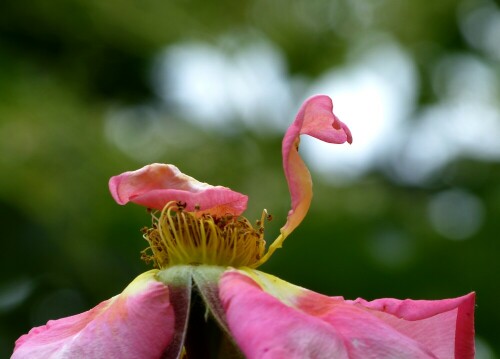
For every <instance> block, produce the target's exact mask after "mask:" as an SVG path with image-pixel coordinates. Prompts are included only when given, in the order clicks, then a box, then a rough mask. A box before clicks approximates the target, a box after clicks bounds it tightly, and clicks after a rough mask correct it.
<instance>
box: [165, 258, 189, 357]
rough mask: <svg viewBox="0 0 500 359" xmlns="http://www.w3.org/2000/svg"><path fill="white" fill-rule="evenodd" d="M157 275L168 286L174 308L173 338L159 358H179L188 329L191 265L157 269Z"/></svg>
mask: <svg viewBox="0 0 500 359" xmlns="http://www.w3.org/2000/svg"><path fill="white" fill-rule="evenodd" d="M157 277H158V279H159V280H160V281H161V282H163V283H164V284H166V285H167V286H168V289H169V295H170V303H171V304H172V307H173V309H174V316H175V324H174V325H175V332H174V338H173V339H172V341H171V342H170V345H169V346H168V347H167V349H166V350H165V352H164V353H163V355H162V357H161V358H162V359H179V358H181V357H182V354H183V350H184V342H185V340H186V334H187V330H188V321H189V310H190V307H191V291H192V289H193V280H192V267H191V266H174V267H170V268H167V269H164V270H161V271H159V272H158V274H157Z"/></svg>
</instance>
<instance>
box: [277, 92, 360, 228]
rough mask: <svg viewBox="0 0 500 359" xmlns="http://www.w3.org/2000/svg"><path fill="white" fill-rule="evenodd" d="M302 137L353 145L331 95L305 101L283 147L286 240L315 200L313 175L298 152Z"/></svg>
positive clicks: (285, 138)
mask: <svg viewBox="0 0 500 359" xmlns="http://www.w3.org/2000/svg"><path fill="white" fill-rule="evenodd" d="M303 134H305V135H309V136H312V137H315V138H317V139H319V140H321V141H324V142H328V143H336V144H341V143H345V142H349V143H351V142H352V136H351V132H350V131H349V129H348V128H347V126H346V125H345V124H344V123H342V122H341V121H340V120H339V119H338V118H337V116H335V115H334V114H333V104H332V100H331V99H330V98H329V97H328V96H324V95H319V96H314V97H311V98H309V99H308V100H306V101H305V102H304V104H303V105H302V107H301V108H300V110H299V112H298V114H297V116H296V118H295V121H294V122H293V123H292V125H291V126H290V127H289V128H288V130H287V132H286V134H285V137H284V138H283V144H282V155H283V168H284V170H285V177H286V179H287V182H288V187H289V190H290V196H291V200H292V206H291V207H292V208H291V210H290V212H289V213H288V218H287V222H286V224H285V225H284V226H283V227H282V228H281V233H282V235H283V237H286V236H287V235H289V234H290V233H291V232H292V231H293V230H294V229H295V228H296V227H297V226H298V225H299V224H300V222H302V220H303V219H304V217H305V215H306V213H307V211H308V210H309V206H310V203H311V198H312V181H311V175H310V173H309V170H308V169H307V166H306V165H305V163H304V162H303V161H302V158H301V157H300V155H299V153H298V149H299V143H300V135H303Z"/></svg>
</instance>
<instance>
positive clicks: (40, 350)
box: [12, 270, 174, 359]
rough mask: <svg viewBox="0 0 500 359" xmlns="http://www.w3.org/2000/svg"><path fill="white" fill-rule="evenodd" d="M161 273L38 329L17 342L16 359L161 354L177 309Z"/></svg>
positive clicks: (151, 273) (143, 277)
mask: <svg viewBox="0 0 500 359" xmlns="http://www.w3.org/2000/svg"><path fill="white" fill-rule="evenodd" d="M156 272H157V271H155V270H153V271H149V272H146V273H144V274H142V275H140V276H138V277H137V278H136V279H135V280H134V281H133V282H132V283H131V284H130V285H129V286H128V287H127V288H126V289H125V290H124V291H123V292H122V293H121V294H120V295H117V296H115V297H113V298H111V299H109V300H106V301H104V302H102V303H100V304H99V305H97V306H96V307H94V308H93V309H91V310H89V311H87V312H84V313H81V314H77V315H74V316H71V317H67V318H62V319H58V320H51V321H49V322H48V323H47V324H46V325H44V326H41V327H36V328H33V329H32V330H31V331H30V332H29V333H28V334H25V335H23V336H21V337H20V338H19V339H18V340H17V341H16V346H15V349H14V353H13V355H12V358H13V359H20V358H44V359H45V358H125V359H127V358H131V359H132V358H158V357H160V356H161V354H162V353H163V352H164V350H165V349H166V347H167V346H168V344H169V343H170V341H171V340H172V337H173V334H174V312H173V309H172V306H171V304H170V301H169V292H168V288H167V287H166V286H165V285H164V284H163V283H161V282H159V281H157V280H156V279H155V275H156Z"/></svg>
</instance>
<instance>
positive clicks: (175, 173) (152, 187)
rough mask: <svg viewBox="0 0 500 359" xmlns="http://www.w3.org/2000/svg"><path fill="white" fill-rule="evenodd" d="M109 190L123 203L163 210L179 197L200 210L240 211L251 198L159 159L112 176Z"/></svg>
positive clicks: (189, 205)
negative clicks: (213, 184)
mask: <svg viewBox="0 0 500 359" xmlns="http://www.w3.org/2000/svg"><path fill="white" fill-rule="evenodd" d="M109 190H110V191H111V195H112V196H113V198H114V199H115V201H116V202H117V203H118V204H122V205H123V204H126V203H128V202H133V203H137V204H140V205H142V206H146V207H149V208H154V209H159V210H161V209H163V207H165V205H166V204H167V203H168V202H170V201H180V202H185V203H186V205H187V207H186V209H187V210H188V211H194V210H195V209H197V208H199V209H200V211H199V212H200V213H210V214H211V215H224V214H233V215H240V214H241V213H242V212H243V211H244V210H245V209H246V206H247V201H248V198H247V196H245V195H243V194H241V193H238V192H234V191H232V190H230V189H229V188H226V187H222V186H211V185H209V184H207V183H204V182H199V181H197V180H196V179H194V178H193V177H190V176H188V175H185V174H183V173H182V172H181V171H179V169H178V168H177V167H175V166H174V165H166V164H160V163H154V164H151V165H147V166H145V167H143V168H141V169H139V170H136V171H129V172H125V173H122V174H120V175H118V176H114V177H111V179H110V180H109Z"/></svg>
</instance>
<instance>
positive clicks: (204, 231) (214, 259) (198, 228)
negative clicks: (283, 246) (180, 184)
mask: <svg viewBox="0 0 500 359" xmlns="http://www.w3.org/2000/svg"><path fill="white" fill-rule="evenodd" d="M185 208H186V204H185V203H181V202H169V203H167V205H166V206H165V207H164V208H163V210H162V211H161V213H160V216H159V217H157V213H152V217H153V225H152V228H143V229H142V232H143V235H144V238H145V239H146V240H147V241H148V243H149V247H148V248H146V249H145V250H144V251H142V256H141V258H142V259H143V260H145V261H146V262H151V261H152V262H153V264H154V266H155V267H157V268H167V267H171V266H174V265H179V264H190V265H198V264H208V265H220V266H234V267H241V266H251V265H252V264H254V263H256V262H258V261H259V260H260V259H261V257H262V255H263V253H264V251H265V243H266V242H265V241H264V226H263V224H264V220H265V219H266V218H267V219H268V220H270V216H269V215H267V212H266V211H265V210H264V212H263V214H262V218H261V220H260V221H257V228H254V227H253V226H252V225H251V223H250V222H249V221H248V220H247V219H246V218H245V217H241V216H238V217H237V216H232V215H229V214H228V215H224V216H212V215H209V214H206V213H200V212H198V211H195V212H188V211H186V210H185Z"/></svg>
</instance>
